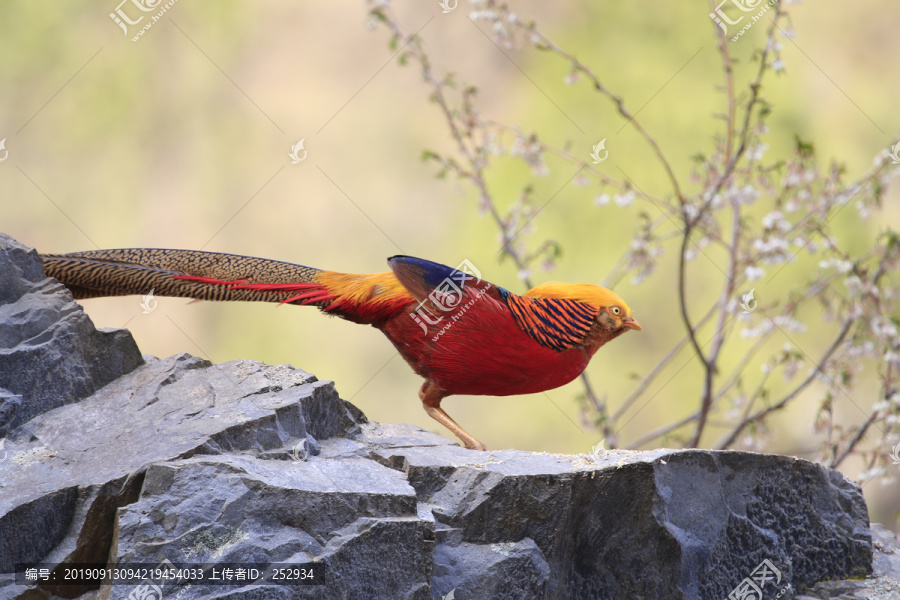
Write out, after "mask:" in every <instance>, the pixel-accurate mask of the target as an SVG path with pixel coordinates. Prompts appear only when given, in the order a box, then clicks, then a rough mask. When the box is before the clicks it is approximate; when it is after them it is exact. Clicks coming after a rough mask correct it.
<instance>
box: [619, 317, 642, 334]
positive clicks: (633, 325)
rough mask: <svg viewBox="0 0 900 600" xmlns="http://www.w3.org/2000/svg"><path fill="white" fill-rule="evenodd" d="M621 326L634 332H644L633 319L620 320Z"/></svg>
mask: <svg viewBox="0 0 900 600" xmlns="http://www.w3.org/2000/svg"><path fill="white" fill-rule="evenodd" d="M622 325H624V326H625V327H629V328H631V329H634V330H635V331H643V330H644V328H643V327H641V324H640V323H638V322H637V321H635V320H634V319H632V318H631V317H626V318H624V319H622Z"/></svg>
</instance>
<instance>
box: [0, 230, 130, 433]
mask: <svg viewBox="0 0 900 600" xmlns="http://www.w3.org/2000/svg"><path fill="white" fill-rule="evenodd" d="M141 362H143V360H142V359H141V353H140V351H139V350H138V347H137V344H136V343H135V342H134V339H133V338H132V337H131V333H129V332H128V331H126V330H124V329H101V330H97V329H95V328H94V324H93V323H92V322H91V319H90V317H88V316H87V315H86V314H85V313H84V311H82V310H81V307H80V306H78V304H76V303H75V301H74V300H73V299H72V296H71V294H69V293H68V291H66V288H64V287H63V286H62V285H61V284H60V283H59V282H57V281H56V280H55V279H50V278H48V277H46V276H45V275H44V271H43V266H42V264H41V259H40V257H39V256H38V255H37V253H36V252H35V251H34V250H32V249H30V248H26V247H25V246H23V245H21V244H19V243H18V242H16V241H15V240H13V239H12V238H10V237H9V236H6V235H4V234H2V233H0V437H3V436H5V435H6V434H7V433H8V432H10V431H11V430H12V429H13V428H15V427H16V426H17V425H19V424H21V423H24V422H25V421H28V420H29V419H31V418H32V417H34V416H36V415H39V414H41V413H44V412H46V411H48V410H50V409H52V408H56V407H57V406H61V405H63V404H68V403H70V402H76V401H78V400H80V399H82V398H85V397H87V396H90V395H91V394H93V393H94V392H95V391H97V390H98V389H100V388H101V387H103V386H104V385H106V384H107V383H109V382H110V381H112V380H114V379H115V378H117V377H119V376H120V375H123V374H125V373H128V372H129V371H131V370H132V369H134V368H135V367H137V366H138V365H139V364H141ZM26 396H27V399H28V401H27V402H23V398H24V397H26Z"/></svg>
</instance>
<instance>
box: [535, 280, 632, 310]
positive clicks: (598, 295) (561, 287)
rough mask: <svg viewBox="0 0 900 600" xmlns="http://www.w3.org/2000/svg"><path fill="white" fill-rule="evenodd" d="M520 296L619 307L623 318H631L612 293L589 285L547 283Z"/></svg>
mask: <svg viewBox="0 0 900 600" xmlns="http://www.w3.org/2000/svg"><path fill="white" fill-rule="evenodd" d="M522 295H523V296H528V297H529V298H566V299H568V300H576V301H578V302H584V303H586V304H591V305H593V306H600V307H603V306H620V307H621V308H622V310H624V311H625V316H628V317H630V316H631V309H630V308H629V307H628V305H627V304H626V303H625V301H624V300H622V299H621V298H619V296H618V295H617V294H616V293H615V292H614V291H612V290H610V289H607V288H605V287H600V286H599V285H591V284H589V283H563V282H560V281H548V282H547V283H542V284H541V285H539V286H535V287H533V288H532V289H530V290H528V291H527V292H525V293H524V294H522Z"/></svg>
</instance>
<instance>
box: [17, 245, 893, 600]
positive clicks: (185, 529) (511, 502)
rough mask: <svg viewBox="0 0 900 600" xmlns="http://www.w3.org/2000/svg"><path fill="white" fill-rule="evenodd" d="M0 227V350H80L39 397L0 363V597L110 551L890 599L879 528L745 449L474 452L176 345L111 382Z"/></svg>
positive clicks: (413, 582)
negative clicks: (177, 350)
mask: <svg viewBox="0 0 900 600" xmlns="http://www.w3.org/2000/svg"><path fill="white" fill-rule="evenodd" d="M3 243H4V244H5V246H3V247H4V248H6V251H5V254H4V251H0V281H8V282H11V284H10V285H9V286H0V298H2V302H4V304H3V305H2V306H0V339H2V340H17V341H15V343H14V344H11V343H10V344H8V345H7V346H6V350H3V352H4V354H3V357H2V359H0V360H6V361H7V362H6V363H0V364H3V365H8V364H18V363H16V361H22V360H25V359H24V358H21V357H18V355H19V354H23V355H27V356H26V358H27V359H28V360H31V361H35V360H47V361H50V363H48V364H49V367H47V368H45V369H44V370H45V371H48V370H52V369H53V368H55V366H54V365H56V364H57V363H55V362H53V361H60V363H59V364H66V365H69V366H71V365H74V364H76V362H77V361H81V363H78V364H81V365H82V367H81V368H74V367H72V368H71V370H69V369H68V368H67V369H61V370H57V371H53V372H54V377H56V378H59V379H60V380H61V381H58V382H54V383H53V385H52V386H47V387H46V388H44V392H43V393H46V394H47V398H50V400H39V401H34V397H35V396H34V394H33V393H32V392H31V390H32V389H38V388H35V387H33V382H32V380H31V379H28V378H29V377H31V376H30V375H28V374H24V373H23V374H21V377H16V376H13V374H11V373H9V372H6V379H5V380H3V381H2V388H0V427H2V426H3V425H2V424H3V423H4V422H5V423H6V429H2V430H0V431H5V432H9V435H7V437H5V438H0V573H3V574H0V598H18V599H21V600H26V599H30V598H54V597H66V598H74V597H82V598H85V599H88V598H90V599H93V598H126V597H128V596H129V595H130V594H132V592H135V591H136V590H137V589H138V588H136V587H135V585H115V586H106V587H101V586H99V585H97V584H94V585H82V586H80V587H79V586H61V585H54V584H51V583H41V584H35V583H31V584H28V583H25V582H24V581H21V580H20V581H15V580H14V579H13V576H12V571H13V569H14V567H15V566H16V565H21V564H23V563H25V564H33V563H38V562H40V563H44V564H48V565H50V566H51V567H52V566H54V565H63V566H64V565H70V564H75V563H101V564H107V563H110V562H113V561H114V562H116V563H118V564H119V565H120V566H125V565H138V564H149V565H154V566H155V565H166V564H170V563H174V564H176V565H179V564H182V563H192V564H197V565H200V566H204V567H205V568H207V571H209V569H211V568H215V567H216V566H219V567H220V568H221V565H226V564H231V563H241V564H246V565H249V564H253V565H260V566H261V567H262V568H268V566H270V565H275V564H304V565H307V566H310V567H311V568H313V569H314V572H315V574H316V576H315V577H316V578H315V581H314V583H316V584H318V585H291V586H284V585H276V584H275V583H274V582H272V581H271V580H258V581H242V582H238V583H237V584H235V585H227V586H226V585H219V584H216V585H212V584H210V583H209V581H201V580H195V581H192V582H188V581H180V582H177V581H174V580H170V581H164V580H158V581H156V580H152V579H148V580H147V581H146V582H144V583H143V584H142V585H144V586H146V587H145V589H151V588H152V586H158V587H159V588H160V589H161V590H162V591H163V593H164V597H165V598H166V600H170V599H172V598H184V599H193V598H220V599H224V598H229V599H231V598H234V599H237V598H260V599H264V598H265V599H268V598H278V599H282V598H283V599H288V598H386V599H394V598H408V599H423V600H424V599H427V598H433V599H440V598H444V597H453V598H454V599H455V600H469V599H473V598H478V599H488V598H502V599H509V598H529V599H531V598H554V599H556V598H559V599H562V598H579V599H580V598H605V599H611V600H612V599H619V598H623V599H628V600H631V599H634V598H645V599H654V598H660V599H666V600H668V599H707V598H710V599H724V598H727V597H728V596H729V594H730V593H731V592H732V590H735V589H737V588H738V587H739V586H741V585H748V582H750V583H754V584H755V581H754V579H755V580H758V581H759V582H760V587H761V588H762V592H763V598H774V597H775V596H776V595H777V594H778V593H780V592H781V591H783V592H784V593H783V594H782V595H781V598H785V599H789V598H791V597H795V594H797V593H801V594H806V595H808V597H810V598H820V599H824V598H829V599H830V598H841V599H844V600H849V599H852V598H864V597H865V598H892V597H900V595H898V594H897V590H898V589H900V584H898V577H900V565H898V562H900V558H897V557H898V556H900V545H898V544H897V541H896V538H895V537H893V535H892V534H890V532H887V531H885V530H884V529H883V528H880V527H878V526H873V527H872V528H871V529H870V527H869V523H868V515H867V511H866V506H865V502H864V499H863V497H862V494H861V491H860V489H859V487H858V486H857V485H855V484H854V483H852V482H850V481H849V480H847V479H845V478H844V477H843V476H842V475H840V474H839V473H837V472H835V471H830V470H828V469H826V468H824V467H821V466H819V465H816V464H813V463H810V462H808V461H805V460H800V459H796V458H791V457H785V456H775V455H762V454H753V453H746V452H715V451H705V450H685V451H671V450H656V451H650V452H624V451H608V452H599V453H592V454H585V455H575V456H569V455H549V454H543V453H539V454H535V453H529V452H518V451H496V452H476V451H472V450H466V449H463V448H460V447H459V446H457V445H455V444H454V443H453V442H451V441H450V440H447V439H445V438H443V437H441V436H438V435H436V434H434V433H431V432H428V431H425V430H422V429H420V428H416V427H412V426H409V425H388V424H379V423H368V422H367V421H366V418H365V416H364V415H363V414H362V413H361V412H359V410H358V409H356V408H355V407H353V406H352V405H351V404H349V403H347V402H345V401H343V400H341V399H340V397H339V396H338V394H337V392H336V391H335V389H334V385H333V384H332V383H331V382H319V381H317V380H316V379H315V377H314V376H312V375H310V374H308V373H305V372H303V371H301V370H298V369H294V368H292V367H290V366H287V365H282V366H270V365H264V364H260V363H255V362H252V361H246V360H240V361H232V362H229V363H224V364H221V365H213V364H211V363H209V362H208V361H205V360H202V359H199V358H196V357H193V356H190V355H186V354H182V355H177V356H173V357H170V358H167V359H164V360H159V359H155V358H152V357H148V358H147V361H146V363H144V364H141V365H140V366H137V367H136V368H133V369H131V370H129V371H128V372H127V373H125V374H123V375H121V376H119V377H117V378H115V377H113V376H112V374H113V373H114V372H115V369H112V370H110V369H109V368H108V367H109V364H110V359H109V352H107V354H103V353H102V352H99V353H97V352H94V353H93V354H92V353H91V352H86V351H84V348H86V347H87V345H89V344H92V343H96V336H97V333H98V332H96V331H94V330H93V329H92V326H91V327H90V328H88V327H73V326H72V323H79V322H80V323H85V322H86V323H88V324H89V321H84V319H86V317H83V315H82V317H83V318H82V317H78V316H77V315H78V314H81V313H80V310H79V309H78V307H77V305H75V304H74V303H70V304H71V308H68V309H65V310H62V309H60V306H61V305H56V304H54V305H53V306H55V307H56V308H55V309H54V310H48V309H46V307H47V303H46V299H47V295H48V293H49V295H51V296H54V295H59V293H58V291H54V292H48V293H45V292H47V290H48V289H50V288H53V285H52V284H50V283H49V282H48V280H46V279H44V278H42V277H41V275H40V272H39V270H35V264H34V261H33V260H32V258H33V256H32V257H31V258H29V257H30V256H31V255H29V254H28V252H27V251H25V250H24V249H23V248H21V247H20V246H17V245H15V244H14V243H12V242H9V241H4V242H3ZM10 256H13V257H15V258H16V260H12V259H9V257H10ZM22 257H25V258H22ZM26 259H27V260H26ZM4 260H5V261H6V262H3V261H4ZM13 270H14V271H15V275H16V276H15V277H12V276H10V275H9V271H13ZM53 289H56V288H53ZM9 307H14V309H10V308H9ZM23 331H24V333H23ZM60 332H67V333H66V335H68V336H69V337H68V338H67V339H69V342H67V343H68V345H65V344H59V343H57V342H58V341H59V340H60V339H62V338H60ZM119 335H120V338H121V339H124V338H122V335H123V334H119ZM63 337H65V336H63ZM128 339H129V340H130V337H129V338H128ZM54 340H55V341H54ZM85 340H95V341H85ZM68 352H72V353H73V355H72V356H74V358H73V357H72V356H70V355H69V354H67V353H68ZM123 356H124V355H123ZM72 361H75V362H72ZM92 361H99V362H101V363H103V362H104V361H106V363H105V364H106V366H105V367H102V368H99V371H96V372H104V369H106V371H105V372H106V374H107V375H110V377H112V378H113V380H112V381H111V382H110V383H108V384H107V385H105V386H103V385H99V383H98V382H100V381H102V380H103V378H102V377H94V375H90V376H88V375H86V374H89V373H95V371H92V367H91V362H92ZM113 362H114V361H113ZM38 364H40V363H38ZM25 380H27V382H26V383H27V385H26V383H23V381H25ZM86 381H90V382H92V383H91V385H94V386H95V388H94V389H93V392H88V391H86V390H89V389H90V386H89V385H86V384H85V382H86ZM30 386H31V387H30ZM79 386H81V387H79ZM76 389H78V390H80V391H78V392H77V393H76V392H74V391H72V390H76ZM82 393H83V394H85V397H80V396H78V394H82ZM54 394H58V396H54ZM53 398H55V400H54V399H53ZM54 402H55V404H53V403H54ZM51 405H52V406H53V407H52V408H51ZM34 406H37V407H39V408H38V409H35V408H33V407H34ZM23 411H25V412H23ZM35 411H36V412H35ZM0 435H2V434H0ZM873 538H874V540H875V543H874V565H875V571H874V574H873V575H872V576H870V574H871V573H872V564H873ZM165 561H169V562H168V563H167V562H165ZM761 568H764V569H767V571H764V572H761V571H760V569H761ZM20 575H21V572H20ZM762 576H765V577H762ZM851 578H857V580H853V579H851ZM154 589H155V588H154ZM866 594H868V595H866Z"/></svg>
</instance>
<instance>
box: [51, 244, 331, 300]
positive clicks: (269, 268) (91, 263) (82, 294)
mask: <svg viewBox="0 0 900 600" xmlns="http://www.w3.org/2000/svg"><path fill="white" fill-rule="evenodd" d="M41 258H42V259H43V261H44V271H45V272H46V273H47V275H49V276H51V277H54V278H56V279H57V280H59V281H60V282H61V283H63V284H64V285H65V286H66V287H68V288H69V289H70V290H71V291H72V293H73V295H74V296H75V298H78V299H84V298H96V297H100V296H126V295H131V294H147V293H149V292H150V290H151V289H152V290H153V293H154V294H155V295H157V296H174V297H179V298H193V299H196V300H227V301H256V302H259V301H263V302H279V303H284V302H288V303H292V304H318V305H321V304H323V303H326V302H329V301H331V300H333V298H332V297H330V295H329V293H328V291H327V290H326V289H324V288H323V287H322V286H321V285H320V284H319V283H318V277H319V275H320V274H321V273H323V271H322V270H320V269H315V268H312V267H306V266H303V265H297V264H293V263H289V262H283V261H278V260H271V259H265V258H255V257H252V256H240V255H237V254H225V253H221V252H204V251H199V250H170V249H156V248H128V249H120V250H93V251H87V252H73V253H70V254H45V255H41Z"/></svg>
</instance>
